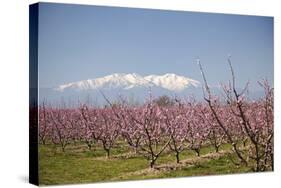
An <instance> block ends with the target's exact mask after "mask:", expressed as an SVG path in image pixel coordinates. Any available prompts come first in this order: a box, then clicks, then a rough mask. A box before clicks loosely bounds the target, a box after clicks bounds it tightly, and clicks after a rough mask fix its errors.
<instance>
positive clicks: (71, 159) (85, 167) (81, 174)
mask: <svg viewBox="0 0 281 188" xmlns="http://www.w3.org/2000/svg"><path fill="white" fill-rule="evenodd" d="M229 152H230V146H229V145H223V146H222V147H221V151H220V152H219V153H215V152H214V149H213V148H212V147H204V148H203V149H202V151H201V156H200V157H197V156H196V154H195V152H193V151H190V150H186V151H184V152H182V154H181V155H180V159H181V163H180V164H176V163H175V156H174V154H173V153H164V154H163V155H162V156H160V158H159V159H158V160H157V161H156V168H155V169H150V168H149V162H148V161H147V159H146V158H145V157H143V156H141V155H135V154H134V153H133V152H131V150H130V149H129V148H126V147H125V148H124V147H121V146H116V147H115V148H114V149H113V150H112V152H111V157H110V158H109V159H107V158H106V157H105V152H104V151H103V150H102V149H101V148H96V149H95V150H92V151H89V150H88V149H87V148H86V147H85V145H80V144H77V145H71V146H68V147H67V148H66V151H65V152H64V153H63V152H61V150H60V148H55V147H54V146H53V145H40V146H39V173H40V174H39V177H40V178H39V182H40V184H41V185H50V184H71V183H92V182H106V181H118V180H119V181H120V180H137V179H151V178H171V177H183V176H201V175H216V174H229V173H244V172H250V169H249V168H247V167H237V166H235V165H234V164H233V163H232V162H231V161H230V160H229V158H228V157H227V153H229Z"/></svg>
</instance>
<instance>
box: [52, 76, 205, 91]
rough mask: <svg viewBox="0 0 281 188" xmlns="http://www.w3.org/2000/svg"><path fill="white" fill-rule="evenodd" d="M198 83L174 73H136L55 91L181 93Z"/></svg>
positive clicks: (87, 81)
mask: <svg viewBox="0 0 281 188" xmlns="http://www.w3.org/2000/svg"><path fill="white" fill-rule="evenodd" d="M199 85H200V82H198V81H196V80H193V79H190V78H187V77H184V76H179V75H176V74H174V73H167V74H164V75H148V76H144V77H143V76H141V75H139V74H137V73H131V74H124V73H114V74H111V75H107V76H104V77H100V78H96V79H88V80H82V81H78V82H72V83H68V84H64V85H60V86H58V87H57V88H56V89H55V90H57V91H64V90H65V89H74V90H95V89H114V88H122V89H126V90H129V89H132V88H136V87H146V88H147V87H160V88H164V89H167V90H170V91H181V90H184V89H186V88H188V87H190V86H193V87H198V86H199Z"/></svg>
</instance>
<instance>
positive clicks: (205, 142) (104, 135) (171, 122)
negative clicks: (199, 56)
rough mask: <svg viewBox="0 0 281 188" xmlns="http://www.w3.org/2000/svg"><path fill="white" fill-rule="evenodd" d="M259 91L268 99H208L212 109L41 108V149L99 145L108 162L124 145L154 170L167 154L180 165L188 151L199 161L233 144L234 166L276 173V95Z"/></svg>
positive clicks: (181, 105)
mask: <svg viewBox="0 0 281 188" xmlns="http://www.w3.org/2000/svg"><path fill="white" fill-rule="evenodd" d="M261 85H262V86H263V87H264V88H265V92H266V93H265V97H264V98H261V99H260V100H257V101H252V102H249V101H247V100H245V99H240V98H238V99H237V100H235V99H232V98H231V99H232V100H233V101H228V102H227V103H225V102H222V101H219V100H218V99H213V98H206V100H207V101H208V104H206V103H204V102H196V101H195V100H187V101H183V100H179V99H175V100H174V101H175V102H174V103H173V104H172V105H159V104H157V103H156V102H155V100H152V99H151V98H152V97H150V99H148V100H147V102H146V103H145V104H144V105H142V106H131V105H128V103H127V102H126V100H123V101H122V102H121V103H120V104H118V105H114V104H112V103H110V101H108V103H109V104H110V105H108V106H107V107H104V108H97V107H90V106H87V105H85V104H84V105H81V106H80V107H79V108H72V109H69V108H54V107H49V106H46V105H45V104H42V105H41V106H40V108H39V114H40V115H39V125H40V128H39V139H40V142H41V143H42V144H46V142H52V143H53V144H55V145H59V146H60V147H61V148H62V151H65V148H66V147H67V146H68V145H69V144H73V143H75V142H81V143H84V144H85V145H86V146H87V147H88V149H89V150H91V149H92V147H93V146H97V145H98V146H101V147H102V148H103V149H104V151H105V153H106V156H107V157H110V152H111V150H112V148H113V147H114V146H115V145H116V142H117V141H120V142H122V143H123V144H124V145H127V146H128V147H130V148H132V150H133V151H134V152H135V153H136V154H139V155H143V156H144V157H146V158H147V159H148V160H149V162H150V167H151V168H153V167H154V166H155V162H156V161H157V159H158V158H159V156H161V155H162V154H163V153H164V152H171V153H174V155H175V160H176V162H177V163H179V162H180V154H181V152H182V151H184V150H187V149H189V150H193V151H194V152H196V154H197V155H198V156H200V150H201V148H202V147H203V146H213V147H214V151H216V152H219V149H220V146H221V145H222V144H223V143H230V144H231V145H232V147H233V152H234V153H235V154H236V156H237V157H236V158H235V159H232V161H233V162H235V163H237V162H240V163H241V164H242V163H243V165H251V166H252V165H253V164H254V163H255V165H254V167H253V168H254V169H253V170H255V171H264V170H268V169H273V98H272V97H273V93H272V89H271V88H270V87H269V86H268V84H266V82H264V83H261ZM211 97H212V96H211ZM229 98H230V97H229ZM229 100H230V99H229ZM239 106H240V107H239ZM239 108H241V110H239ZM253 161H254V163H253Z"/></svg>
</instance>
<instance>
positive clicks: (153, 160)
mask: <svg viewBox="0 0 281 188" xmlns="http://www.w3.org/2000/svg"><path fill="white" fill-rule="evenodd" d="M154 165H155V159H151V161H150V168H153V167H154Z"/></svg>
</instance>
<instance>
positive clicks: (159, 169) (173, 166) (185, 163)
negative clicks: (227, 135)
mask: <svg viewBox="0 0 281 188" xmlns="http://www.w3.org/2000/svg"><path fill="white" fill-rule="evenodd" d="M230 153H231V152H230V151H220V152H218V153H208V154H205V155H202V156H200V157H193V158H189V159H184V160H181V161H180V163H175V162H173V163H168V164H161V165H157V166H155V167H154V168H146V169H142V170H138V171H135V172H129V173H125V174H122V175H121V176H118V177H115V178H113V179H112V180H118V179H124V178H127V177H130V176H145V175H157V174H161V173H163V172H167V171H172V170H180V169H182V168H183V167H185V168H186V167H193V166H195V165H199V164H200V163H203V162H206V161H210V160H213V159H218V158H220V157H222V156H224V155H227V154H230Z"/></svg>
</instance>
